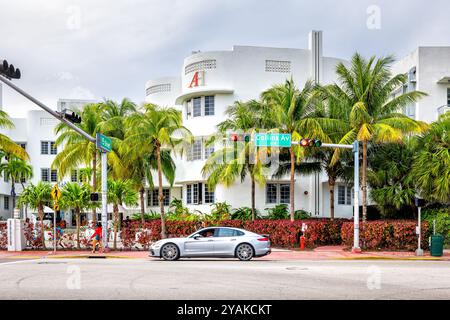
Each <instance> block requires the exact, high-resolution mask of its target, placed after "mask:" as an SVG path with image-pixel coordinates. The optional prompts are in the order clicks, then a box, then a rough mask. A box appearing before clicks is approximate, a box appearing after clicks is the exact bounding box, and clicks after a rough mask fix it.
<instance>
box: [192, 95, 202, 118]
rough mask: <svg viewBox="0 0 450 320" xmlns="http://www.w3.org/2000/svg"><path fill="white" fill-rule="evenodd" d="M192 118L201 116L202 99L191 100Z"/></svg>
mask: <svg viewBox="0 0 450 320" xmlns="http://www.w3.org/2000/svg"><path fill="white" fill-rule="evenodd" d="M193 113H194V114H193V115H192V116H193V117H200V116H201V115H202V98H201V97H198V98H194V99H193Z"/></svg>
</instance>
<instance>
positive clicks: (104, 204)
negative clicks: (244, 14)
mask: <svg viewBox="0 0 450 320" xmlns="http://www.w3.org/2000/svg"><path fill="white" fill-rule="evenodd" d="M0 81H2V82H3V83H5V84H6V85H7V86H9V87H10V88H12V89H13V90H15V91H16V92H18V93H19V94H21V95H22V96H24V97H25V98H27V99H28V100H30V101H31V102H33V103H34V104H36V105H37V106H38V107H40V108H41V109H43V110H45V111H47V112H48V113H50V114H51V115H52V116H53V117H55V118H56V119H58V120H59V121H61V122H63V123H65V124H66V125H67V126H68V127H69V128H71V129H72V130H74V131H76V132H77V133H79V134H80V135H82V136H83V137H85V138H86V139H87V140H89V141H90V142H92V143H94V144H95V143H96V138H94V137H93V136H91V135H90V134H89V133H87V132H85V131H83V130H81V129H80V128H79V127H77V126H76V125H74V124H73V123H72V122H70V121H69V120H67V119H66V118H64V114H62V113H59V112H57V111H54V110H52V109H50V108H49V107H47V106H46V105H45V104H43V103H42V102H40V101H39V100H37V99H36V98H34V97H32V96H31V95H29V94H28V93H26V92H25V91H23V90H22V89H21V88H19V87H18V86H16V85H15V84H14V83H12V82H11V81H9V80H8V79H6V77H4V76H3V74H0ZM101 154H102V159H101V163H102V164H101V166H102V168H101V169H102V227H103V237H102V240H103V247H104V248H107V247H108V238H107V234H108V233H107V231H108V198H107V183H106V181H107V153H106V152H102V153H101ZM54 214H56V213H54Z"/></svg>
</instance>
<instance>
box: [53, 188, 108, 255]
mask: <svg viewBox="0 0 450 320" xmlns="http://www.w3.org/2000/svg"><path fill="white" fill-rule="evenodd" d="M90 194H91V192H90V189H89V186H88V185H86V184H83V185H80V184H78V183H76V182H68V183H66V184H65V185H64V187H63V188H62V190H61V200H60V202H61V207H62V208H64V209H69V208H72V209H74V210H75V217H76V223H77V249H80V225H81V212H82V210H85V209H89V208H90V207H91V201H90ZM106 227H107V226H104V228H106Z"/></svg>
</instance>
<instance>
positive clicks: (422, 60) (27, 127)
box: [0, 31, 450, 224]
mask: <svg viewBox="0 0 450 320" xmlns="http://www.w3.org/2000/svg"><path fill="white" fill-rule="evenodd" d="M322 48H323V47H322V32H320V31H313V32H311V33H310V35H309V46H308V49H289V48H267V47H251V46H234V47H233V48H232V49H231V50H226V51H209V52H194V53H192V54H191V55H190V56H188V57H186V58H185V59H184V61H183V62H182V63H181V62H180V67H181V69H180V73H179V74H178V75H176V76H174V77H164V78H158V79H152V80H150V81H148V82H147V83H146V85H145V101H146V102H149V103H155V104H158V105H161V106H171V107H175V108H177V109H179V110H180V111H181V112H182V115H183V124H184V125H185V126H186V127H187V128H188V129H189V130H190V131H191V132H192V134H193V135H194V137H195V142H194V143H193V144H192V146H191V147H190V150H189V152H188V153H187V154H185V155H183V157H177V158H176V159H175V161H176V165H177V170H176V177H175V183H174V185H173V186H172V187H170V186H169V184H168V183H167V181H164V182H163V184H164V194H165V196H166V199H165V205H166V206H167V207H168V205H169V203H170V201H171V200H172V199H174V198H177V199H181V200H182V201H183V204H184V205H185V206H187V207H189V209H191V210H199V211H201V212H209V211H210V210H211V205H212V204H214V203H217V202H227V203H229V204H230V205H231V206H232V207H233V208H238V207H243V206H247V207H249V206H250V204H251V184H250V181H249V179H248V178H247V179H246V180H245V181H244V182H243V183H241V182H240V179H237V180H236V182H235V184H234V185H232V186H231V187H228V188H226V187H224V186H223V185H218V186H217V187H216V189H215V190H208V186H207V184H206V177H204V176H203V175H202V173H201V169H202V167H203V165H204V164H205V161H206V159H207V158H208V156H209V155H210V154H211V153H212V152H214V148H213V147H211V146H206V144H205V141H206V139H207V138H208V137H209V136H211V135H213V134H215V133H216V131H217V129H216V126H217V124H219V123H220V122H222V121H223V120H225V119H226V116H225V110H226V108H227V107H228V106H229V105H232V104H233V103H234V102H235V101H247V100H249V99H255V98H258V97H259V95H260V94H261V92H263V91H264V90H266V89H268V88H269V87H271V86H272V85H274V84H279V83H283V82H284V81H285V80H286V79H289V78H291V77H292V78H293V79H294V81H295V83H296V85H297V86H298V87H299V88H301V87H303V85H304V84H305V83H306V81H308V80H313V81H316V82H318V83H320V84H329V83H332V82H334V81H335V80H336V75H335V67H336V64H337V63H339V62H343V63H344V64H347V63H348V61H346V60H343V59H338V58H333V57H325V56H323V49H322ZM392 71H393V72H394V73H404V74H407V75H408V82H407V84H406V85H405V86H404V87H402V88H398V90H397V91H396V92H394V93H393V94H394V95H395V94H398V93H400V92H407V91H408V90H414V89H416V90H421V91H424V92H427V93H428V94H429V95H428V96H427V97H425V98H423V99H422V100H421V101H419V102H418V103H414V104H411V105H410V106H408V107H407V108H405V110H402V111H403V112H404V113H405V114H407V115H408V116H410V117H412V118H414V119H417V120H423V121H426V122H431V121H435V120H436V119H437V117H438V115H439V114H441V113H443V112H446V111H448V110H449V105H450V47H419V48H417V49H416V50H415V51H414V52H412V53H411V54H410V55H408V56H407V57H405V58H403V59H400V60H399V61H397V62H396V63H395V64H394V65H393V68H392ZM0 90H1V86H0ZM0 93H1V91H0ZM0 102H1V95H0ZM90 102H94V101H87V100H59V101H58V104H57V106H56V107H57V109H58V110H61V109H64V108H68V109H70V108H78V107H81V106H82V105H84V104H85V103H90ZM0 106H1V103H0ZM13 121H14V123H15V128H14V129H12V130H8V129H4V128H2V129H0V131H1V133H3V134H6V135H7V136H9V137H10V138H11V139H13V140H14V141H16V142H18V143H20V144H21V145H22V146H23V147H24V148H25V149H26V150H27V152H28V153H29V155H30V158H31V165H32V167H33V173H34V175H33V179H32V180H31V181H32V182H33V183H37V182H38V181H41V180H43V181H48V182H51V183H55V182H56V176H57V172H56V171H54V170H53V171H52V170H51V169H50V168H51V163H52V162H53V159H54V157H55V155H56V154H57V153H58V151H59V150H57V149H56V148H54V141H55V140H56V136H55V133H54V128H55V126H56V124H57V121H56V120H55V119H53V118H52V117H51V116H50V115H48V114H47V113H45V112H44V111H37V110H35V111H30V112H28V114H27V117H26V118H15V119H13ZM217 147H218V146H216V148H217ZM77 179H78V177H77V176H76V173H75V174H74V175H72V176H71V177H66V179H65V181H77ZM154 181H157V180H156V176H155V177H154ZM10 190H11V185H10V183H9V182H8V181H4V178H3V177H1V179H0V216H1V217H3V218H9V217H10V216H11V214H12V201H11V197H10ZM16 192H17V194H18V195H20V192H21V186H20V184H18V185H17V186H16ZM352 196H353V193H352V186H351V185H346V184H345V183H344V182H342V181H338V182H337V184H336V186H335V200H334V201H335V216H336V217H346V218H350V217H352V214H353V210H352V205H353V198H352ZM329 198H330V197H329V189H328V178H327V176H326V174H325V173H324V172H322V173H317V174H312V175H310V176H300V175H296V177H295V209H296V210H297V209H303V210H305V211H308V212H310V213H311V214H312V216H313V217H328V216H329V214H330V212H329V207H330V205H329ZM145 204H146V211H147V212H149V211H150V210H155V211H158V198H157V190H148V191H147V192H146V193H145ZM277 204H287V205H289V178H288V177H287V176H286V177H283V178H282V179H272V178H271V177H270V176H268V177H267V182H266V184H265V185H264V186H258V185H257V187H256V207H257V209H258V210H259V211H260V212H261V213H263V214H264V212H265V211H264V209H265V208H269V207H273V206H275V205H277ZM125 209H126V211H127V212H124V214H131V213H134V212H138V209H137V208H125ZM63 218H64V219H65V220H66V221H68V222H69V224H70V221H71V220H72V216H71V214H70V212H67V213H64V212H63Z"/></svg>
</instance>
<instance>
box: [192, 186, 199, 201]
mask: <svg viewBox="0 0 450 320" xmlns="http://www.w3.org/2000/svg"><path fill="white" fill-rule="evenodd" d="M198 191H199V190H198V183H195V184H193V185H192V203H195V204H198Z"/></svg>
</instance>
